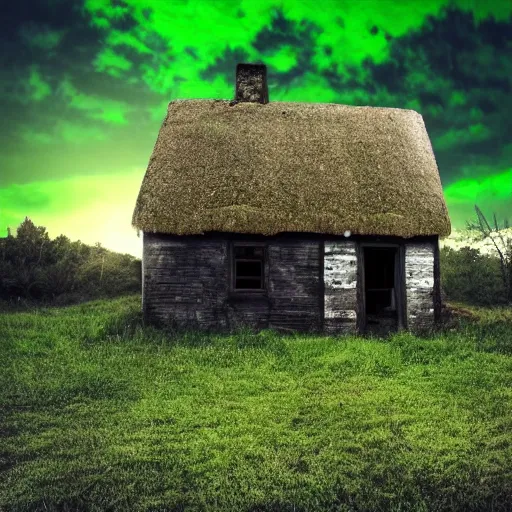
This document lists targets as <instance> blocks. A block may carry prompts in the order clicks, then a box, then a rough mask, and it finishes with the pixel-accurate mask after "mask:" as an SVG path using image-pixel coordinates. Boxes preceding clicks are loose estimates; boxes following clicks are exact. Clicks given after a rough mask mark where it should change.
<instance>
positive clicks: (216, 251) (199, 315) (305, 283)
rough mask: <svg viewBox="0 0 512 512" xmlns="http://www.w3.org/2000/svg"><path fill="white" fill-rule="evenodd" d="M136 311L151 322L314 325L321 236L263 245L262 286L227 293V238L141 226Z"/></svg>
mask: <svg viewBox="0 0 512 512" xmlns="http://www.w3.org/2000/svg"><path fill="white" fill-rule="evenodd" d="M143 243H144V249H143V272H144V276H145V280H144V284H143V311H144V315H145V318H146V319H147V320H148V321H149V322H150V323H154V324H156V325H169V326H175V327H179V328H185V327H191V328H195V327H197V328H201V329H206V330H217V329H220V330H231V329H234V328H237V327H239V326H242V325H249V326H251V327H254V328H256V329H263V328H275V329H283V330H298V331H319V330H320V329H321V325H322V318H321V317H322V315H321V297H320V286H321V282H320V272H319V269H320V252H319V251H320V245H321V244H320V242H318V241H316V242H315V241H297V240H279V239H277V240H274V241H272V242H269V245H268V266H267V269H266V270H267V274H268V293H267V294H266V296H252V297H247V296H246V297H242V296H240V295H238V296H236V297H235V296H233V295H232V294H230V293H229V273H228V272H229V262H228V254H229V250H228V247H229V245H228V244H229V242H228V240H227V239H225V238H222V237H219V238H217V239H215V238H211V237H209V238H204V239H201V238H194V237H181V238H178V237H172V236H169V237H168V236H165V235H153V234H148V233H144V242H143Z"/></svg>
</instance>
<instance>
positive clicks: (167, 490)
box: [0, 296, 512, 512]
mask: <svg viewBox="0 0 512 512" xmlns="http://www.w3.org/2000/svg"><path fill="white" fill-rule="evenodd" d="M139 309H140V296H130V297H125V298H122V299H117V300H110V301H97V302H92V303H88V304H85V305H82V306H72V307H69V308H61V309H46V310H38V311H34V312H25V313H14V312H12V313H3V314H1V315H0V363H1V372H0V406H1V408H2V410H1V416H0V471H1V473H0V510H2V511H3V510H6V511H11V510H13V511H16V510H41V511H51V510H69V511H71V510H92V511H95V510H111V511H114V510H122V511H132V510H133V511H138V510H141V511H142V510H144V511H146V510H147V511H150V510H152V511H164V510H233V511H235V510H236V511H243V510H245V511H253V512H255V511H263V510H275V511H278V510H279V511H288V510H289V511H301V510H340V511H349V510H354V511H363V510H368V511H379V510H396V511H408V510H414V511H427V510H429V511H430V510H460V511H485V510H494V511H502V510H512V311H510V310H508V311H506V310H501V311H497V310H496V311H494V310H475V311H476V314H477V317H478V320H477V321H476V323H474V324H465V325H462V326H461V327H460V328H459V329H457V330H456V331H453V332H449V333H448V334H447V335H444V336H442V335H437V336H432V337H431V338H430V339H425V338H417V337H414V336H412V335H410V334H400V335H396V336H394V337H391V338H389V339H385V340H383V339H381V340H379V339H361V338H355V337H347V338H343V337H336V338H335V337H313V336H299V335H297V336H293V335H288V336H284V335H278V334H276V333H274V332H271V331H264V332H263V333H260V334H257V335H254V334H251V333H249V332H240V333H238V334H237V335H233V336H206V335H203V336H201V335H197V334H195V335H194V334H189V335H181V336H179V337H174V338H171V337H167V338H166V337H165V335H163V334H162V333H160V332H159V331H157V330H154V329H151V328H148V327H143V326H142V323H141V319H140V313H139Z"/></svg>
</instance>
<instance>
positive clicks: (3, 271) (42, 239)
mask: <svg viewBox="0 0 512 512" xmlns="http://www.w3.org/2000/svg"><path fill="white" fill-rule="evenodd" d="M140 288H141V281H140V260H138V259H137V258H135V257H133V256H131V255H129V254H118V253H115V252H111V251H108V250H107V249H105V248H104V247H101V245H100V244H96V245H95V246H94V247H90V246H88V245H86V244H83V243H82V242H80V241H76V242H71V241H70V240H69V238H67V237H66V236H64V235H60V236H58V237H57V238H55V239H54V240H50V237H49V236H48V233H47V232H46V228H45V227H43V226H39V227H36V226H35V225H34V223H33V222H32V221H31V220H30V219H29V218H28V217H27V218H25V220H24V221H23V222H22V223H21V224H20V226H19V227H18V229H17V232H16V236H12V235H11V233H10V231H9V232H8V236H7V238H3V239H0V298H3V299H11V300H12V299H14V300H16V301H19V300H20V299H26V300H29V301H52V302H54V303H57V304H59V303H61V304H63V303H66V302H72V301H75V302H76V301H79V300H84V299H91V298H95V297H102V296H115V295H120V294H123V293H127V292H134V291H139V290H140Z"/></svg>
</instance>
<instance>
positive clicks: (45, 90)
mask: <svg viewBox="0 0 512 512" xmlns="http://www.w3.org/2000/svg"><path fill="white" fill-rule="evenodd" d="M28 84H29V85H30V95H29V96H30V99H31V100H34V101H41V100H44V99H45V98H46V97H47V96H49V95H50V94H51V93H52V89H51V87H50V85H49V84H48V83H47V82H45V81H44V79H43V78H42V76H41V74H40V73H39V71H38V70H37V69H36V67H35V66H33V67H32V70H31V72H30V78H29V80H28Z"/></svg>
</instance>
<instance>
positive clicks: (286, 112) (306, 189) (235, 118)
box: [132, 100, 450, 237]
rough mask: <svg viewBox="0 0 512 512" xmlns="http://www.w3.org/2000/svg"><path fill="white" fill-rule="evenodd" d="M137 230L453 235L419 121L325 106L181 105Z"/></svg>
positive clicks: (154, 167)
mask: <svg viewBox="0 0 512 512" xmlns="http://www.w3.org/2000/svg"><path fill="white" fill-rule="evenodd" d="M132 223H133V226H134V227H136V228H138V229H140V230H142V231H146V232H160V233H173V234H198V233H203V232H205V231H229V232H238V233H260V234H265V235H271V234H275V233H278V232H284V231H295V232H296V231H302V232H317V233H330V234H342V233H344V232H345V231H346V230H350V231H351V232H352V233H353V234H364V235H395V236H401V237H411V236H415V235H436V234H437V235H440V236H446V235H449V234H450V220H449V217H448V212H447V209H446V204H445V201H444V197H443V190H442V187H441V181H440V179H439V172H438V169H437V165H436V161H435V158H434V153H433V151H432V147H431V144H430V140H429V138H428V135H427V131H426V129H425V125H424V123H423V118H422V117H421V115H420V114H418V113H417V112H414V111H413V110H402V109H396V108H377V107H351V106H346V105H337V104H322V103H283V102H271V103H268V104H265V105H263V104H259V103H234V102H230V101H224V100H179V101H173V102H171V103H170V104H169V108H168V112H167V116H166V118H165V120H164V122H163V124H162V127H161V129H160V133H159V135H158V139H157V141H156V144H155V147H154V149H153V154H152V156H151V159H150V161H149V165H148V169H147V171H146V175H145V176H144V180H143V182H142V186H141V189H140V193H139V197H138V199H137V204H136V207H135V211H134V214H133V220H132Z"/></svg>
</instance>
